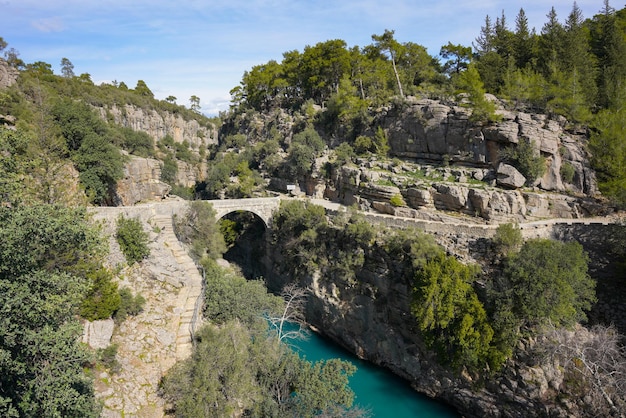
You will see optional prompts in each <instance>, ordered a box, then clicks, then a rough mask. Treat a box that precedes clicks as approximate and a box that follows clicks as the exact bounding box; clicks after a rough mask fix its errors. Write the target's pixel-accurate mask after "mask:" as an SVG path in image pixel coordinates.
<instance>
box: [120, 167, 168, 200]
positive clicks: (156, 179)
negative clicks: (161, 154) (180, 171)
mask: <svg viewBox="0 0 626 418" xmlns="http://www.w3.org/2000/svg"><path fill="white" fill-rule="evenodd" d="M160 178H161V163H160V162H159V161H158V160H155V159H152V158H141V157H136V156H132V155H131V156H129V160H128V162H127V163H126V164H125V166H124V177H123V178H122V179H121V180H119V181H118V182H117V185H116V187H115V190H114V192H113V203H114V204H115V205H116V206H131V205H134V204H135V203H138V202H142V201H146V200H153V199H162V198H164V197H165V196H167V194H168V193H169V192H170V190H171V187H170V186H169V185H168V184H166V183H163V182H162V181H161V180H160Z"/></svg>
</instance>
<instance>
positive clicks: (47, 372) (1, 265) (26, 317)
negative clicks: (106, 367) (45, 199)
mask: <svg viewBox="0 0 626 418" xmlns="http://www.w3.org/2000/svg"><path fill="white" fill-rule="evenodd" d="M0 219H1V222H2V228H1V229H0V235H1V237H0V260H1V262H0V288H1V289H0V306H2V320H1V321H0V359H2V361H0V415H2V416H5V417H23V416H75V417H78V416H82V417H97V416H99V407H98V405H97V403H96V400H95V397H94V391H93V383H92V380H91V378H90V376H88V374H87V373H86V372H85V367H88V366H89V365H90V364H91V362H93V361H94V359H93V358H92V353H90V352H89V351H88V350H86V349H85V347H83V346H82V345H81V343H80V342H79V337H80V335H81V333H82V327H81V326H80V324H79V322H78V321H77V319H76V314H77V313H78V311H79V308H80V306H81V303H83V301H84V300H85V298H86V297H87V295H88V292H89V289H90V287H91V286H92V284H93V282H92V276H93V275H94V274H97V271H98V270H99V269H100V268H101V267H100V266H99V258H98V257H99V255H100V254H101V250H102V245H101V244H100V237H99V233H98V230H97V229H96V228H94V227H93V226H92V225H91V224H90V223H89V222H88V220H87V217H86V214H85V210H84V209H67V208H63V207H59V206H47V205H46V206H42V205H38V206H32V207H21V208H16V209H9V208H2V210H0Z"/></svg>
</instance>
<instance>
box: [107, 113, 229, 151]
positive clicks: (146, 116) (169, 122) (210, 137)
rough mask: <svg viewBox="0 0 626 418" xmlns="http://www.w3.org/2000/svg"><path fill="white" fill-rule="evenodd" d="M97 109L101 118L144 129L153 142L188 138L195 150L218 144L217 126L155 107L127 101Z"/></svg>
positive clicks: (133, 128) (140, 130) (142, 130)
mask: <svg viewBox="0 0 626 418" xmlns="http://www.w3.org/2000/svg"><path fill="white" fill-rule="evenodd" d="M97 111H98V113H99V114H100V117H102V119H104V120H111V121H113V122H114V123H116V124H118V125H121V126H124V127H126V128H131V129H132V130H134V131H139V132H145V133H147V134H148V135H150V136H151V137H152V138H154V140H155V141H158V140H161V139H163V138H165V137H166V136H167V135H169V136H171V137H172V138H173V139H174V142H179V143H182V142H183V141H187V142H188V143H189V144H190V145H191V147H192V148H194V149H198V147H200V146H205V147H206V146H207V145H210V144H217V127H215V126H213V125H212V124H211V125H209V126H201V125H200V124H199V123H198V121H196V120H185V119H184V118H183V117H182V116H181V115H178V114H174V113H169V112H157V111H156V110H154V109H143V108H138V107H136V106H133V105H129V104H127V105H125V106H118V105H113V106H111V107H108V108H105V107H100V108H97Z"/></svg>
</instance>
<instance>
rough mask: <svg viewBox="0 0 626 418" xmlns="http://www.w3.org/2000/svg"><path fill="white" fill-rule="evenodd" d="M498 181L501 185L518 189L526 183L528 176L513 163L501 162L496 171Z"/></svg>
mask: <svg viewBox="0 0 626 418" xmlns="http://www.w3.org/2000/svg"><path fill="white" fill-rule="evenodd" d="M496 181H497V183H498V185H499V186H502V187H506V188H510V189H518V188H520V187H522V186H523V185H524V184H525V183H526V177H524V176H523V175H522V173H520V172H519V171H517V168H515V167H513V166H512V165H509V164H504V163H501V164H500V165H499V166H498V171H497V172H496Z"/></svg>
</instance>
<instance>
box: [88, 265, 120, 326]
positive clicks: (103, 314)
mask: <svg viewBox="0 0 626 418" xmlns="http://www.w3.org/2000/svg"><path fill="white" fill-rule="evenodd" d="M87 278H88V279H91V281H92V282H93V284H92V286H91V289H90V290H89V292H88V293H87V297H86V298H85V300H84V301H83V303H82V305H81V307H80V315H81V316H82V317H83V318H85V319H87V320H88V321H96V320H99V319H107V318H110V317H111V316H112V315H113V313H114V312H115V311H117V310H118V309H119V307H120V301H121V299H120V294H119V292H118V289H117V284H116V283H115V282H113V274H111V272H110V271H109V270H107V269H105V268H100V269H97V270H95V271H92V272H89V273H87Z"/></svg>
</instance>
